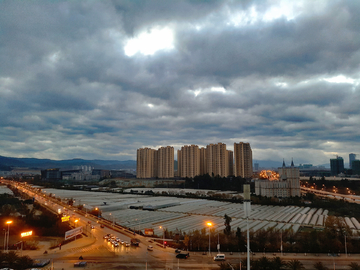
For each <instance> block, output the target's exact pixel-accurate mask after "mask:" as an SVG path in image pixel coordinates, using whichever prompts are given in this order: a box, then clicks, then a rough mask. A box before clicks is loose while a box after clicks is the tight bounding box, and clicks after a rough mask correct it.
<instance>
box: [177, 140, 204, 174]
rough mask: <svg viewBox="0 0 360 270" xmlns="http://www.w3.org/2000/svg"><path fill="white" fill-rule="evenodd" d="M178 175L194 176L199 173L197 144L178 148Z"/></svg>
mask: <svg viewBox="0 0 360 270" xmlns="http://www.w3.org/2000/svg"><path fill="white" fill-rule="evenodd" d="M177 153H178V176H180V177H190V178H194V177H195V176H196V175H200V149H199V146H197V145H185V146H183V147H181V149H180V150H178V152H177Z"/></svg>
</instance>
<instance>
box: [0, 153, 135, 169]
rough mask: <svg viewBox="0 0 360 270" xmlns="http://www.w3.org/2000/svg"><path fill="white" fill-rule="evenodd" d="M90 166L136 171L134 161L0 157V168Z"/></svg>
mask: <svg viewBox="0 0 360 270" xmlns="http://www.w3.org/2000/svg"><path fill="white" fill-rule="evenodd" d="M85 165H86V166H92V167H94V168H95V169H104V170H119V169H136V161H135V160H125V161H119V160H99V159H94V160H86V159H81V158H74V159H67V160H52V159H37V158H13V157H4V156H0V168H4V169H6V168H9V169H10V167H12V168H13V167H28V168H32V169H50V168H60V169H63V168H72V167H73V166H85Z"/></svg>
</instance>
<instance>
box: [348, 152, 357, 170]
mask: <svg viewBox="0 0 360 270" xmlns="http://www.w3.org/2000/svg"><path fill="white" fill-rule="evenodd" d="M355 159H356V154H353V153H351V154H349V168H350V169H352V162H353V161H354V160H355Z"/></svg>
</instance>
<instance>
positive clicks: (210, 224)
mask: <svg viewBox="0 0 360 270" xmlns="http://www.w3.org/2000/svg"><path fill="white" fill-rule="evenodd" d="M206 225H208V226H209V256H210V255H211V254H210V228H211V226H212V223H211V222H207V223H206Z"/></svg>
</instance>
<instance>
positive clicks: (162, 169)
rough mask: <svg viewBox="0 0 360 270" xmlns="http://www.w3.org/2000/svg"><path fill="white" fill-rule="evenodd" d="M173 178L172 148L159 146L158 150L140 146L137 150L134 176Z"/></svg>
mask: <svg viewBox="0 0 360 270" xmlns="http://www.w3.org/2000/svg"><path fill="white" fill-rule="evenodd" d="M154 177H159V178H173V177H174V148H173V147H171V146H167V147H161V148H159V149H158V150H155V149H151V148H140V149H138V150H137V158H136V178H154Z"/></svg>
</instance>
